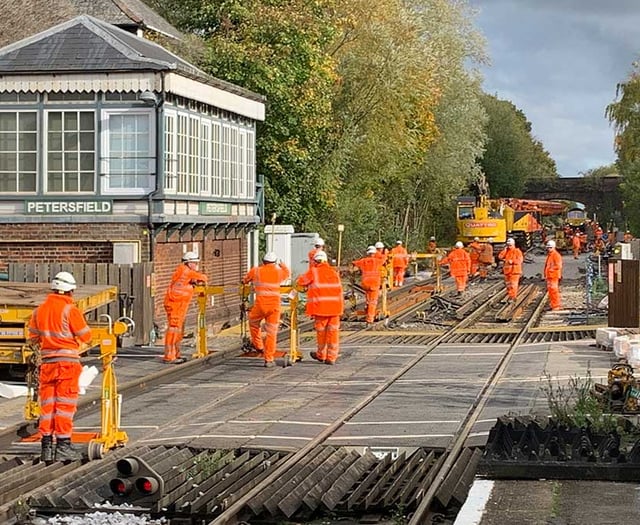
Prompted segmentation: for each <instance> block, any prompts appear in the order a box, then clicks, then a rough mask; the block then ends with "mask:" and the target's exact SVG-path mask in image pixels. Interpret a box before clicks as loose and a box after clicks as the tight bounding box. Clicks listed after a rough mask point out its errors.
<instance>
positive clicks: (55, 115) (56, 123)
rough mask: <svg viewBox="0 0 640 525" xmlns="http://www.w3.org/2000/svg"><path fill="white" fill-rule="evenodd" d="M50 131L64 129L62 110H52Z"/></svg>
mask: <svg viewBox="0 0 640 525" xmlns="http://www.w3.org/2000/svg"><path fill="white" fill-rule="evenodd" d="M49 131H62V112H61V111H51V112H50V113H49Z"/></svg>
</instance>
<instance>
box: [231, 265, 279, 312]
mask: <svg viewBox="0 0 640 525" xmlns="http://www.w3.org/2000/svg"><path fill="white" fill-rule="evenodd" d="M289 275H290V273H289V268H287V266H286V265H285V264H282V263H280V264H279V265H278V264H275V263H265V264H262V265H260V266H254V267H253V268H251V270H249V271H248V272H247V274H246V275H245V276H244V279H243V280H242V282H243V283H244V284H249V283H251V284H253V291H254V293H255V298H256V299H255V304H259V305H261V306H268V307H273V306H280V283H282V281H284V280H285V279H287V278H288V277H289Z"/></svg>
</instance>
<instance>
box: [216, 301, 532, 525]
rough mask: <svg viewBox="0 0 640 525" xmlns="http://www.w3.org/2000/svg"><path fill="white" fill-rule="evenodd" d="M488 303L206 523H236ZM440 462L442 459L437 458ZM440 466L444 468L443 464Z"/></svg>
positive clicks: (443, 334) (419, 523)
mask: <svg viewBox="0 0 640 525" xmlns="http://www.w3.org/2000/svg"><path fill="white" fill-rule="evenodd" d="M491 306H492V303H491V302H490V301H487V302H485V303H484V304H483V305H481V306H480V307H479V308H478V310H476V311H475V312H473V313H472V314H471V315H470V316H469V318H467V319H464V320H462V321H459V322H458V323H456V325H454V326H453V327H452V328H451V329H449V330H446V331H444V332H443V333H442V334H440V335H439V336H437V337H436V339H435V340H433V341H431V342H430V343H429V345H428V346H427V347H426V348H425V350H424V351H423V352H421V353H420V354H418V355H417V356H416V357H414V358H413V359H412V360H411V361H410V362H409V363H407V364H406V365H405V366H404V367H402V368H401V369H400V370H398V371H397V372H396V373H395V374H394V375H393V376H392V377H390V378H389V379H388V380H387V381H386V382H385V383H382V384H381V385H379V386H378V387H377V388H376V389H375V390H374V391H373V392H372V393H370V394H369V395H368V396H367V397H366V398H365V399H363V400H362V401H361V402H360V403H358V404H357V405H355V406H353V407H351V408H350V409H349V410H347V411H345V412H344V413H343V414H341V415H340V416H339V417H338V418H337V419H336V420H334V422H333V423H332V424H331V425H329V426H328V427H326V428H325V429H324V430H323V431H322V432H320V433H319V434H318V435H317V436H316V437H315V438H313V439H312V440H310V441H309V442H308V443H307V444H306V445H305V446H304V447H302V448H300V449H299V450H297V451H296V452H294V453H293V454H291V456H289V457H288V458H286V459H285V460H284V461H283V462H281V463H280V464H279V466H277V467H276V468H275V470H274V471H273V472H272V473H271V474H269V475H268V476H267V477H266V478H264V479H263V480H262V481H261V482H260V483H258V484H256V485H255V486H254V487H253V488H252V489H250V490H249V491H248V492H247V493H245V494H244V495H243V496H242V497H240V498H238V499H237V500H236V501H235V502H234V503H233V504H232V505H230V506H229V507H228V508H227V509H225V510H224V511H223V512H222V513H221V514H220V515H219V516H217V517H216V518H215V519H213V520H212V521H210V522H209V523H208V525H226V524H230V525H232V524H235V523H237V519H236V518H237V516H238V515H239V514H240V512H242V510H243V509H244V508H245V506H246V504H247V503H248V502H249V501H250V500H251V499H253V498H254V497H256V496H258V495H259V494H260V493H261V492H263V491H265V490H268V488H269V486H270V485H271V484H272V483H273V482H275V481H276V480H277V479H278V478H279V477H280V476H282V475H283V474H285V472H287V471H288V470H289V469H291V468H292V467H293V466H294V465H296V464H297V463H299V462H301V461H302V460H303V459H304V458H305V457H307V455H308V454H309V453H310V452H311V451H312V450H313V449H314V448H316V447H318V446H319V445H322V444H323V443H324V442H326V441H327V439H328V438H329V437H331V436H332V435H333V434H334V433H335V432H336V431H337V430H338V429H340V428H341V427H342V426H343V425H344V423H345V422H347V421H348V420H350V419H351V418H353V417H354V416H355V415H356V414H358V413H359V412H360V411H361V410H363V409H364V408H365V407H366V406H367V405H369V404H370V403H371V402H372V401H374V400H375V399H376V398H377V397H379V396H380V395H381V394H382V393H383V392H384V391H386V390H387V389H388V388H389V387H391V386H392V385H393V384H394V383H395V382H396V381H397V380H398V379H400V378H401V377H402V376H403V375H405V374H406V373H408V372H409V371H410V370H411V369H412V368H413V367H415V366H416V365H417V364H418V363H420V362H421V361H422V360H423V359H424V358H425V357H427V356H428V355H429V354H430V353H431V352H432V351H433V350H434V349H435V348H437V346H438V345H439V344H440V343H441V342H444V341H445V340H446V338H447V337H448V335H449V334H450V333H452V332H453V331H455V330H456V329H458V328H459V327H460V326H465V325H468V324H469V323H470V322H473V320H475V319H477V318H479V317H481V316H482V315H483V314H484V313H485V310H486V309H488V308H489V307H491ZM470 319H471V321H470ZM530 322H532V321H530ZM528 324H529V323H527V325H528ZM523 331H524V329H523ZM485 389H486V387H485ZM440 461H442V460H441V459H440ZM442 468H444V464H443V467H442ZM442 468H440V469H439V472H441V471H442ZM449 468H450V467H449ZM441 482H442V481H440V483H441ZM438 485H439V484H438ZM423 523H424V522H416V523H415V525H423Z"/></svg>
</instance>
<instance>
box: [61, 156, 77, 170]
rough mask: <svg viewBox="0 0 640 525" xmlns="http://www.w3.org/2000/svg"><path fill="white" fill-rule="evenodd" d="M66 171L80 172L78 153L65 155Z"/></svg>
mask: <svg viewBox="0 0 640 525" xmlns="http://www.w3.org/2000/svg"><path fill="white" fill-rule="evenodd" d="M64 169H65V171H67V170H74V171H77V170H78V154H77V153H65V154H64Z"/></svg>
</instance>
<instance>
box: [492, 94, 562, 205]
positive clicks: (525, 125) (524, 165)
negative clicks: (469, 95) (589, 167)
mask: <svg viewBox="0 0 640 525" xmlns="http://www.w3.org/2000/svg"><path fill="white" fill-rule="evenodd" d="M482 100H483V105H484V108H485V110H486V111H487V114H488V115H489V121H488V123H487V135H488V141H487V146H486V151H485V153H484V155H483V156H482V159H481V160H480V164H481V165H482V169H483V171H484V173H485V175H486V177H487V182H488V184H489V188H490V190H491V196H492V197H520V196H522V194H523V192H524V190H525V186H526V182H527V181H528V180H532V179H548V178H555V177H557V176H558V174H557V171H556V165H555V162H554V161H553V159H551V157H550V155H549V153H548V152H547V151H546V150H545V149H544V147H543V145H542V143H541V142H540V141H538V140H536V139H535V138H534V137H532V135H531V123H530V122H529V121H527V119H526V117H525V115H524V113H523V112H522V111H521V110H519V109H518V108H516V106H515V105H514V104H513V103H511V102H509V101H506V100H500V99H498V98H497V97H496V96H493V95H488V94H485V95H484V96H483V98H482Z"/></svg>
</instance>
